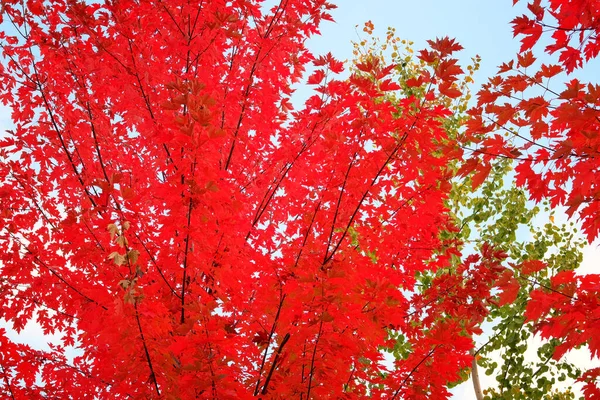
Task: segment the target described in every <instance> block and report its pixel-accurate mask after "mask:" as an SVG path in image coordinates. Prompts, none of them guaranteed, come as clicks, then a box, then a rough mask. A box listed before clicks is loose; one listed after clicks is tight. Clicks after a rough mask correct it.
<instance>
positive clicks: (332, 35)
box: [309, 0, 524, 84]
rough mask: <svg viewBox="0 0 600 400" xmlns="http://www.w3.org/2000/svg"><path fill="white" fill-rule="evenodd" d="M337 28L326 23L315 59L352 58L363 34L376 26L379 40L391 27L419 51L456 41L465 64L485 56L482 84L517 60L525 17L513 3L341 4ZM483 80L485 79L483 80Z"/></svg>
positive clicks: (349, 0) (314, 45) (350, 0)
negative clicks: (516, 35)
mask: <svg viewBox="0 0 600 400" xmlns="http://www.w3.org/2000/svg"><path fill="white" fill-rule="evenodd" d="M335 3H336V4H337V5H338V9H336V10H334V11H333V13H332V14H333V17H334V19H335V21H336V22H335V23H324V24H322V26H321V33H322V35H321V36H317V37H314V38H313V39H311V41H310V43H309V47H310V48H311V50H313V51H314V52H315V53H317V54H319V53H326V52H328V51H331V52H332V53H333V55H334V56H336V57H338V58H340V59H343V60H345V59H350V58H351V56H352V44H351V43H350V42H351V40H355V41H356V40H358V36H357V34H356V28H355V26H356V25H359V29H358V31H361V30H362V25H363V24H364V23H365V22H366V21H368V20H371V21H372V22H373V24H374V25H375V29H376V30H375V34H378V35H384V34H385V31H386V29H387V27H389V26H392V27H394V28H396V32H397V35H398V36H399V37H400V38H402V39H406V40H410V41H413V42H414V43H415V44H414V48H415V49H416V50H418V49H420V48H423V47H425V46H426V40H428V39H435V38H436V37H443V36H450V37H453V38H456V39H457V40H458V42H459V43H461V44H462V46H463V47H464V48H465V50H463V51H462V52H460V53H459V57H460V58H461V61H463V62H464V63H468V62H469V61H470V59H471V57H474V56H475V55H480V56H481V58H482V61H481V69H480V71H479V73H478V74H477V76H476V83H479V84H481V83H483V81H484V79H485V77H488V76H491V75H493V74H494V73H495V72H496V68H497V66H498V65H500V64H501V63H502V62H505V61H507V60H510V59H511V58H513V57H514V55H515V53H516V51H518V49H519V44H518V42H517V40H513V37H512V28H511V26H510V21H511V20H512V19H513V18H514V17H515V16H517V15H521V14H523V13H524V11H523V7H521V6H520V5H519V6H517V7H514V8H513V7H512V1H510V0H454V1H442V0H422V1H414V0H413V1H405V0H396V1H393V0H370V1H364V0H363V1H359V0H346V1H338V2H335ZM477 78H479V79H477Z"/></svg>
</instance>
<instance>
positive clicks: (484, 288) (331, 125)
mask: <svg viewBox="0 0 600 400" xmlns="http://www.w3.org/2000/svg"><path fill="white" fill-rule="evenodd" d="M260 5H261V3H260V2H258V1H255V0H239V1H233V2H231V1H225V0H217V1H191V2H189V1H186V2H180V1H169V2H165V1H145V0H142V1H130V0H118V1H110V2H106V3H101V4H100V3H91V2H90V3H84V2H75V1H70V0H69V1H63V0H49V1H48V0H47V1H44V2H42V1H41V0H30V1H27V2H26V3H25V5H24V3H22V2H20V1H16V0H5V1H3V2H2V7H3V14H2V18H3V21H4V22H6V23H12V24H14V29H12V28H11V29H7V30H5V31H3V32H2V33H1V36H0V40H1V41H2V54H3V56H4V59H5V62H4V63H2V64H1V67H0V68H1V70H0V73H1V74H2V80H0V97H1V99H2V101H3V103H4V104H6V105H8V106H10V107H11V108H12V121H13V123H14V129H13V130H12V131H10V132H8V134H6V135H4V136H2V138H1V139H0V147H1V156H2V159H3V162H2V164H0V177H1V178H0V179H1V181H0V190H1V193H2V197H1V200H0V202H1V203H0V204H1V206H2V213H1V218H2V220H1V225H0V226H1V228H0V245H1V248H2V250H3V251H2V254H1V258H0V269H1V271H2V280H1V286H0V294H1V295H0V299H1V302H2V303H1V309H0V310H1V311H0V317H1V318H3V319H4V320H6V321H8V322H9V323H10V324H11V326H12V327H13V328H14V329H15V330H17V331H20V330H21V329H23V327H24V326H25V324H26V323H28V322H30V321H33V320H35V321H37V323H38V324H39V325H40V326H41V327H42V328H43V329H44V331H45V332H46V333H55V334H58V335H60V336H61V340H60V343H61V344H59V345H54V346H52V348H51V349H49V350H44V351H42V350H35V349H33V348H31V347H30V346H27V345H22V344H16V343H14V342H12V341H11V340H9V339H8V337H7V336H6V332H5V331H2V332H0V343H1V346H2V352H1V354H0V366H1V368H0V375H1V379H0V382H2V383H0V393H1V395H2V396H3V397H4V398H14V399H36V398H144V399H147V398H172V399H191V398H212V399H240V398H242V399H243V398H252V397H255V396H259V397H261V398H280V399H289V398H293V397H299V398H302V399H309V398H347V399H352V398H363V397H365V396H367V395H369V396H371V397H374V398H386V399H390V398H391V399H394V398H417V397H430V398H444V397H447V395H448V391H447V384H448V383H449V382H452V381H456V380H458V379H459V374H460V372H461V371H462V370H464V369H465V368H467V367H468V366H469V365H470V363H471V360H472V357H471V356H470V355H469V351H470V349H471V348H472V346H473V342H472V338H471V336H472V335H473V334H474V333H480V332H481V330H480V328H479V325H480V324H481V322H482V320H483V318H484V317H485V316H486V314H487V311H486V307H487V305H488V303H489V302H491V301H493V297H494V296H493V295H492V293H491V289H492V288H493V287H494V285H496V281H497V280H498V279H499V277H500V276H501V274H502V273H503V271H505V268H504V267H502V266H501V265H500V262H501V261H502V258H503V257H505V255H502V254H501V253H495V252H494V251H493V250H492V249H491V248H485V249H484V252H483V255H482V256H481V257H476V256H473V257H472V258H470V259H468V260H467V261H466V262H465V263H464V264H463V265H461V266H460V267H459V268H460V271H459V273H457V274H454V275H453V274H439V276H438V277H437V278H436V285H432V286H431V287H430V288H424V289H420V288H418V287H417V285H419V282H418V281H417V278H416V275H417V274H418V273H420V274H426V273H428V272H432V273H435V272H437V271H442V270H443V269H445V268H448V267H449V266H450V258H451V256H452V255H453V254H454V255H458V252H457V250H456V248H457V247H456V246H457V245H458V244H457V243H453V242H452V241H447V240H442V239H441V238H440V237H441V236H440V233H441V232H442V231H449V232H453V231H456V229H457V228H456V227H455V226H453V223H452V219H451V218H450V215H449V213H448V210H447V209H446V208H445V205H444V200H445V198H446V197H447V194H448V190H449V189H450V185H448V184H447V182H446V181H447V180H448V179H449V178H450V177H451V171H449V170H448V168H447V163H448V155H447V154H446V153H445V152H444V146H446V145H447V143H448V137H447V132H446V131H445V130H444V129H443V126H442V121H443V119H444V118H445V117H447V116H448V115H449V114H450V112H449V111H448V110H447V109H445V108H444V107H442V106H440V105H439V102H435V101H433V99H435V97H436V94H439V91H445V92H446V93H447V95H448V96H451V97H452V96H453V95H454V94H455V93H453V92H452V90H451V87H450V84H451V83H452V82H454V80H456V76H457V75H458V74H461V73H462V70H461V69H460V67H458V65H457V63H456V60H455V59H453V58H452V53H453V52H454V51H456V50H459V49H460V46H459V45H458V44H456V43H455V42H454V41H452V40H449V39H446V38H445V39H439V40H436V41H432V42H431V43H430V44H431V49H430V50H428V52H427V53H426V54H427V55H428V57H430V58H432V60H433V61H435V65H436V67H435V68H434V67H429V69H430V71H429V72H428V73H427V74H423V75H421V77H419V79H420V81H421V83H423V84H428V85H429V89H428V90H429V91H428V93H427V94H426V96H424V99H419V98H416V97H411V96H408V97H405V98H401V99H400V100H395V101H393V102H392V101H391V100H390V99H388V98H387V97H384V96H383V94H384V92H386V91H390V90H396V89H398V86H397V85H396V84H395V83H393V82H391V81H389V79H388V75H389V74H390V72H391V71H392V70H393V68H394V66H393V65H391V66H385V65H379V63H377V62H375V61H373V62H367V63H363V64H361V65H359V66H358V68H359V71H357V72H356V73H354V74H352V75H351V76H350V78H349V79H340V78H339V77H337V76H336V74H339V73H340V72H342V71H343V64H342V63H341V62H340V61H338V60H336V59H334V58H333V57H332V56H331V55H327V56H322V57H318V58H314V57H313V55H312V54H311V53H310V52H309V51H308V50H307V49H306V47H305V46H304V43H305V41H306V39H307V38H308V37H310V36H311V35H314V34H315V33H317V32H318V26H319V24H320V22H321V21H322V20H329V19H330V18H331V17H330V16H329V14H328V13H329V11H330V10H331V9H333V8H334V6H333V5H332V4H330V3H328V2H326V1H323V0H284V1H281V2H280V3H278V4H277V5H275V6H274V7H273V8H272V9H271V10H267V11H265V10H263V9H261V6H260ZM311 62H312V63H313V65H314V66H315V67H316V71H315V72H313V74H312V75H311V76H310V77H309V78H308V82H307V83H309V84H311V85H314V86H315V93H316V94H314V95H313V96H312V97H310V98H309V99H308V100H307V102H306V104H305V105H304V106H303V107H301V108H299V109H297V110H294V109H293V106H292V104H291V102H290V96H291V94H292V92H293V86H292V85H293V84H294V83H296V82H299V81H301V79H302V77H303V72H304V71H305V68H306V67H307V65H308V64H309V63H311ZM469 275H470V277H469V278H464V276H469ZM503 276H504V275H503ZM502 279H504V278H502ZM502 282H503V281H502ZM502 282H501V283H500V284H502ZM506 282H507V284H508V285H512V281H510V280H509V281H506ZM509 289H510V288H509ZM504 293H505V294H504V295H503V296H504V297H510V296H509V295H508V294H506V293H507V289H504ZM506 300H510V298H507V299H506ZM502 301H505V300H502ZM391 332H393V333H395V334H401V335H403V336H404V337H405V340H406V342H407V343H408V346H409V347H408V349H409V351H408V354H406V356H405V357H404V358H403V359H398V360H397V361H396V362H395V365H394V366H393V368H388V367H385V366H384V365H382V363H381V362H382V360H383V354H382V352H381V349H382V348H386V347H388V348H389V347H393V346H394V345H395V344H396V341H395V339H393V338H392V336H390V333H391Z"/></svg>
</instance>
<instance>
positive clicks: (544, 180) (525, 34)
mask: <svg viewBox="0 0 600 400" xmlns="http://www.w3.org/2000/svg"><path fill="white" fill-rule="evenodd" d="M517 2H518V0H515V1H514V3H517ZM527 7H528V10H529V14H528V15H523V16H520V17H517V18H515V19H514V20H513V31H514V34H515V36H519V38H520V40H521V44H522V46H521V54H519V55H517V59H516V61H517V62H516V63H515V62H514V61H511V62H509V63H505V64H503V65H502V66H501V67H500V68H499V72H498V75H497V76H494V77H493V78H491V79H490V81H489V82H488V83H487V84H485V85H484V86H483V88H482V90H481V91H480V92H479V95H478V104H477V107H476V108H474V109H473V110H471V111H470V113H471V116H472V120H471V121H470V122H469V123H468V128H469V129H468V133H467V136H468V139H467V140H471V141H472V143H474V145H475V146H476V147H477V148H476V149H473V150H474V154H475V155H476V156H477V158H479V159H481V160H478V161H477V162H469V163H468V165H470V166H471V168H470V170H473V169H476V170H478V171H481V170H482V167H481V166H482V165H485V164H484V162H485V161H486V160H488V161H489V160H491V159H492V158H495V157H508V158H514V159H515V160H517V163H518V165H517V167H516V173H517V178H516V180H517V184H518V185H522V186H525V187H527V189H528V190H529V193H530V196H531V198H532V199H533V200H536V201H540V200H542V199H544V198H547V199H549V200H550V202H551V204H552V205H553V206H558V205H563V206H567V207H568V208H567V213H568V214H569V215H571V216H576V217H577V218H578V219H579V220H580V221H581V224H582V228H583V231H584V233H585V234H586V235H587V238H588V241H589V242H590V243H592V242H593V241H594V239H595V238H597V237H598V235H599V233H600V179H598V176H599V174H600V135H599V133H600V132H599V130H600V86H599V85H598V82H589V83H585V82H582V81H581V80H579V79H577V78H574V77H571V76H569V75H571V73H573V72H574V71H575V70H576V69H578V68H585V67H586V66H587V64H586V63H587V62H588V61H590V60H592V59H594V58H595V57H597V56H598V54H599V51H600V41H599V34H600V6H599V3H598V1H596V0H571V1H565V0H550V1H546V2H542V1H541V0H533V1H529V2H527ZM544 33H545V34H547V35H549V36H550V37H549V41H550V42H549V44H547V45H546V46H545V49H543V50H545V51H546V52H547V53H549V54H550V55H553V56H554V57H555V61H554V63H553V64H541V65H539V63H537V61H536V57H535V54H538V53H537V52H538V47H536V46H535V45H536V44H537V43H538V41H539V40H540V38H542V37H544V36H543V34H544ZM563 72H566V78H565V83H564V87H563V88H562V89H561V88H560V86H561V85H560V84H558V83H556V79H558V78H556V77H557V76H558V77H560V76H561V73H563ZM592 75H593V72H592ZM596 75H597V74H596ZM551 78H554V80H551ZM496 131H500V132H501V133H504V134H505V137H501V136H499V135H497V134H493V135H492V134H491V132H496ZM499 137H500V138H501V140H500V141H499V140H498V138H499ZM482 160H483V161H482ZM468 172H469V171H468V170H467V171H463V173H468ZM541 268H543V265H541V264H537V265H536V264H532V262H527V263H526V264H524V265H523V271H522V272H523V274H529V273H531V272H535V271H536V270H539V269H541ZM599 276H600V275H597V274H590V275H585V276H576V275H575V274H573V273H572V272H561V273H559V274H558V275H556V276H555V277H553V278H552V285H551V287H539V288H537V289H535V290H534V291H532V292H531V293H530V297H531V298H530V301H529V303H528V306H527V311H526V317H527V318H528V319H529V320H530V321H535V322H536V329H537V332H538V333H539V334H541V336H542V337H544V338H557V339H560V340H561V341H562V344H561V345H560V346H559V347H558V348H557V349H556V351H555V354H554V357H555V358H556V359H559V358H560V357H561V356H562V355H563V354H564V353H565V352H567V351H569V350H571V349H575V348H578V347H579V346H582V345H585V346H587V348H588V349H589V350H590V352H591V353H592V355H593V356H598V339H597V338H598V331H597V327H598V324H597V320H598V317H599V315H600V285H598V279H599ZM599 379H600V370H599V369H597V368H596V369H592V370H589V371H587V372H586V373H585V374H584V376H583V377H582V378H581V381H583V382H585V387H584V392H585V395H586V398H596V397H598V396H600V385H599V384H598V380H599Z"/></svg>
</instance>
